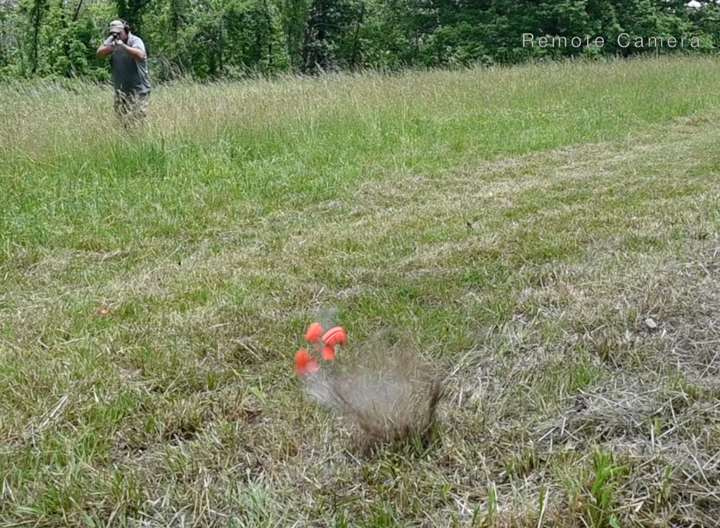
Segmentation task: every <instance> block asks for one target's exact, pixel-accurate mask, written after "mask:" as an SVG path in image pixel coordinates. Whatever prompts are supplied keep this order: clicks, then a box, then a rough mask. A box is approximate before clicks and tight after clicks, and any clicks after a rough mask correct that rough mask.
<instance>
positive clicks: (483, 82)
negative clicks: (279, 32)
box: [0, 58, 720, 527]
mask: <svg viewBox="0 0 720 528" xmlns="http://www.w3.org/2000/svg"><path fill="white" fill-rule="evenodd" d="M719 85H720V68H718V62H717V60H716V59H714V58H699V59H698V58H696V59H691V58H674V59H660V60H636V61H629V62H611V63H577V64H563V65H553V64H551V65H543V66H524V67H516V68H507V69H492V70H487V69H478V70H470V71H461V72H444V71H433V72H415V73H406V74H402V75H397V76H382V75H376V74H370V73H367V74H362V75H339V76H330V77H323V78H319V79H299V78H288V79H281V80H276V81H248V82H245V83H234V84H210V85H195V84H189V83H180V84H176V85H170V86H162V87H159V88H157V89H156V90H155V92H154V93H153V95H152V99H151V116H150V119H149V122H148V123H147V126H146V128H145V130H143V131H141V132H137V133H134V134H126V133H124V132H123V131H121V130H118V127H117V126H116V123H115V121H114V116H113V115H112V113H111V94H110V93H109V90H108V89H107V88H106V87H97V86H92V85H84V84H81V83H70V84H69V85H67V86H64V87H59V86H57V85H52V84H49V85H43V84H33V85H4V86H0V115H2V116H3V117H4V123H3V127H2V128H0V188H1V189H2V193H0V281H2V282H0V284H1V287H0V288H1V289H0V439H2V443H1V444H0V525H13V524H24V523H27V524H31V525H39V526H55V525H63V524H73V525H87V526H100V525H102V526H106V525H118V526H122V525H131V524H133V523H135V524H137V523H141V522H144V523H147V524H148V525H152V526H168V525H173V524H177V525H180V524H182V523H185V524H196V525H218V526H226V525H235V526H289V525H292V524H293V523H297V525H323V526H326V525H327V526H373V527H379V526H398V525H399V526H408V525H427V524H428V523H430V524H432V525H437V526H453V525H458V526H498V527H499V526H533V527H534V526H538V525H544V526H583V523H585V524H584V525H588V526H615V525H616V524H617V525H619V526H636V525H640V526H650V525H652V526H673V525H683V524H688V525H689V524H691V523H692V522H693V521H694V522H696V523H699V524H700V525H703V524H704V525H710V524H708V523H710V522H712V520H713V519H717V517H718V515H719V512H720V501H718V499H717V497H716V494H715V492H714V491H713V490H714V489H717V487H718V486H720V469H718V466H717V457H716V456H714V455H715V454H716V453H717V452H718V450H719V449H720V440H718V439H719V438H720V408H718V406H717V399H718V397H719V396H720V361H719V360H718V359H717V357H716V354H715V351H716V348H717V342H718V339H719V338H720V331H719V330H718V328H717V324H716V321H717V316H718V314H720V295H719V294H718V291H720V289H718V285H719V283H720V280H719V279H720V275H719V273H720V267H719V266H718V247H719V242H718V240H719V237H718V228H719V226H720V213H719V212H718V211H720V208H719V207H718V205H719V203H718V199H719V198H720V154H718V152H720V150H719V149H718V146H720V125H718V123H719V122H720V121H718V117H719V116H720V92H718V90H717V86H719ZM327 314H333V317H334V319H335V320H336V321H337V322H339V323H341V324H343V325H345V326H346V327H347V329H348V331H349V334H350V339H351V344H350V346H349V347H348V350H347V351H346V352H345V353H347V354H351V355H360V356H362V354H363V347H367V346H370V345H369V344H368V343H373V342H376V341H374V339H373V338H374V336H375V335H377V334H378V333H382V332H389V333H390V334H391V336H402V338H403V339H406V340H408V342H410V343H411V344H412V346H414V347H416V348H418V349H419V350H421V351H422V354H423V355H424V356H425V357H426V358H427V359H428V360H429V361H432V362H434V363H435V364H437V365H438V366H439V367H440V368H441V369H442V370H443V371H444V372H445V373H446V375H447V380H446V385H447V397H446V398H445V400H444V402H443V403H442V404H441V413H440V415H441V416H440V417H441V424H440V429H439V432H438V434H437V435H436V438H435V439H434V441H433V442H432V443H431V445H429V446H419V445H411V444H408V445H404V446H403V445H400V446H394V447H388V448H386V449H382V450H380V451H379V452H377V453H375V454H373V455H361V454H358V453H356V452H354V451H353V449H352V447H351V446H352V442H351V438H350V433H349V431H348V430H347V429H346V428H345V427H343V426H342V424H339V423H338V422H336V421H335V420H334V419H333V418H332V417H330V416H328V415H327V414H326V413H324V412H323V411H322V410H319V409H317V408H314V407H313V406H312V404H311V403H310V402H309V401H307V400H306V399H304V398H303V397H302V393H301V389H300V387H299V386H298V384H297V383H296V381H295V379H294V376H293V375H292V370H291V367H292V365H291V360H292V355H293V353H294V351H295V350H296V348H297V347H298V345H299V344H300V338H301V336H302V333H303V331H304V328H305V326H306V325H307V323H309V322H310V321H312V320H314V319H315V318H316V317H318V316H327ZM648 318H652V319H653V321H655V322H656V325H657V328H654V327H652V326H649V325H648V323H646V320H647V319H648ZM620 468H621V469H622V471H620Z"/></svg>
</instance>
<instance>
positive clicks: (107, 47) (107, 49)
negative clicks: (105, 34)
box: [96, 37, 120, 59]
mask: <svg viewBox="0 0 720 528" xmlns="http://www.w3.org/2000/svg"><path fill="white" fill-rule="evenodd" d="M118 42H120V40H119V39H115V38H112V37H109V38H107V39H106V40H105V42H103V43H102V44H100V47H99V48H98V49H97V52H96V55H97V57H98V58H99V59H104V58H105V57H107V56H108V55H112V52H113V51H114V50H115V46H116V45H117V43H118Z"/></svg>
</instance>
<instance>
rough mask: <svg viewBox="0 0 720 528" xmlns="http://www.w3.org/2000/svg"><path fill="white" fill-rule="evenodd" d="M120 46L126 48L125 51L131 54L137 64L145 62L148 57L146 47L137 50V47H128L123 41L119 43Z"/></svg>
mask: <svg viewBox="0 0 720 528" xmlns="http://www.w3.org/2000/svg"><path fill="white" fill-rule="evenodd" d="M119 46H120V47H121V48H125V51H127V52H128V54H129V55H130V56H131V57H132V58H133V59H135V62H140V61H143V60H145V59H146V58H147V56H146V55H145V47H144V46H143V47H142V48H140V47H137V48H136V47H133V46H128V45H127V44H125V43H124V42H122V41H121V42H120V43H119Z"/></svg>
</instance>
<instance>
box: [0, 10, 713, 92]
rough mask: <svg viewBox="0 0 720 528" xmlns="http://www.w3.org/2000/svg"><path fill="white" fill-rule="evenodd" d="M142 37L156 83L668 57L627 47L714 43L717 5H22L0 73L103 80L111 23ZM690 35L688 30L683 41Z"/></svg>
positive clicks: (7, 18)
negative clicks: (599, 41) (102, 57)
mask: <svg viewBox="0 0 720 528" xmlns="http://www.w3.org/2000/svg"><path fill="white" fill-rule="evenodd" d="M116 17H120V18H124V19H126V20H128V22H129V23H130V24H131V26H132V28H133V31H134V32H135V33H137V34H139V35H140V36H141V37H142V38H143V39H144V41H145V43H146V47H147V49H148V51H149V56H150V59H151V62H152V67H151V69H152V71H153V76H154V77H155V78H156V79H158V80H163V79H169V78H174V77H178V76H182V75H192V76H193V77H195V78H198V79H217V78H227V77H241V76H248V75H254V74H258V73H259V74H264V75H265V74H276V73H281V72H286V71H295V72H305V73H315V72H321V71H332V70H346V69H350V70H354V69H363V68H379V69H385V70H396V69H400V68H403V67H407V66H410V67H413V66H414V67H418V66H419V67H435V66H443V67H447V66H468V65H473V64H507V63H518V62H524V61H527V60H535V59H543V60H544V59H563V58H567V57H574V56H577V57H586V58H598V57H601V56H615V55H620V56H628V55H634V54H639V53H666V52H670V51H673V49H672V47H668V46H664V47H659V48H658V47H653V46H627V45H623V43H622V42H619V41H618V37H620V36H623V38H624V39H625V43H627V42H628V41H629V40H630V39H632V40H633V41H634V39H636V38H644V39H647V38H649V37H659V38H668V37H674V38H677V39H682V38H683V37H684V38H685V39H686V42H685V45H684V46H683V47H682V49H684V50H688V49H692V50H693V51H699V52H712V51H714V50H715V49H717V46H718V45H720V37H719V35H720V6H718V4H717V3H715V2H709V1H708V2H702V6H701V7H700V8H690V7H687V6H686V2H685V1H684V0H672V1H667V0H622V1H621V0H557V1H555V0H540V1H530V0H519V1H517V0H433V1H428V0H159V1H156V2H150V1H149V0H112V1H110V0H99V1H97V2H90V1H89V0H73V1H71V2H65V1H62V0H19V1H18V2H14V1H12V0H11V1H9V2H8V1H7V0H6V1H5V2H3V3H0V71H4V72H6V73H7V74H8V76H17V75H21V76H41V77H47V76H66V77H72V76H90V77H93V78H96V79H97V78H102V77H104V76H106V73H103V72H106V71H107V64H105V63H102V62H100V61H97V60H96V59H95V58H94V54H95V49H96V48H97V45H98V43H99V41H100V39H101V38H102V36H103V31H104V28H105V26H106V24H107V22H108V21H109V20H110V19H111V18H116ZM524 33H531V34H533V35H535V37H536V38H539V37H543V36H547V37H566V38H571V37H573V36H576V37H581V38H583V39H584V37H586V36H588V37H592V38H595V37H602V38H603V39H604V45H603V46H596V45H592V44H588V43H587V41H584V42H583V43H582V44H580V45H575V46H568V45H563V46H549V47H541V46H537V45H535V46H528V45H524V44H523V38H522V35H523V34H524ZM690 37H695V38H696V39H697V40H695V41H693V44H692V46H690V45H689V39H690Z"/></svg>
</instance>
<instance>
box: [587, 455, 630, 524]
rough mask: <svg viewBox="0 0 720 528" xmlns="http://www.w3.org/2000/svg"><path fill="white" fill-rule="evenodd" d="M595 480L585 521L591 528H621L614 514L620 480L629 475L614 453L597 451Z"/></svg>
mask: <svg viewBox="0 0 720 528" xmlns="http://www.w3.org/2000/svg"><path fill="white" fill-rule="evenodd" d="M593 470H594V478H593V481H592V484H591V485H590V489H589V499H590V502H589V503H588V504H587V509H586V512H585V516H584V518H585V521H586V524H587V526H589V527H590V528H619V527H620V522H619V521H618V518H617V516H616V515H615V513H614V509H615V506H616V504H615V502H616V498H615V495H616V490H617V485H618V480H619V479H620V477H622V476H623V475H625V474H627V472H628V470H627V468H626V467H624V466H619V465H617V464H616V462H615V458H614V457H613V454H612V453H606V452H603V451H596V452H595V453H594V454H593Z"/></svg>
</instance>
